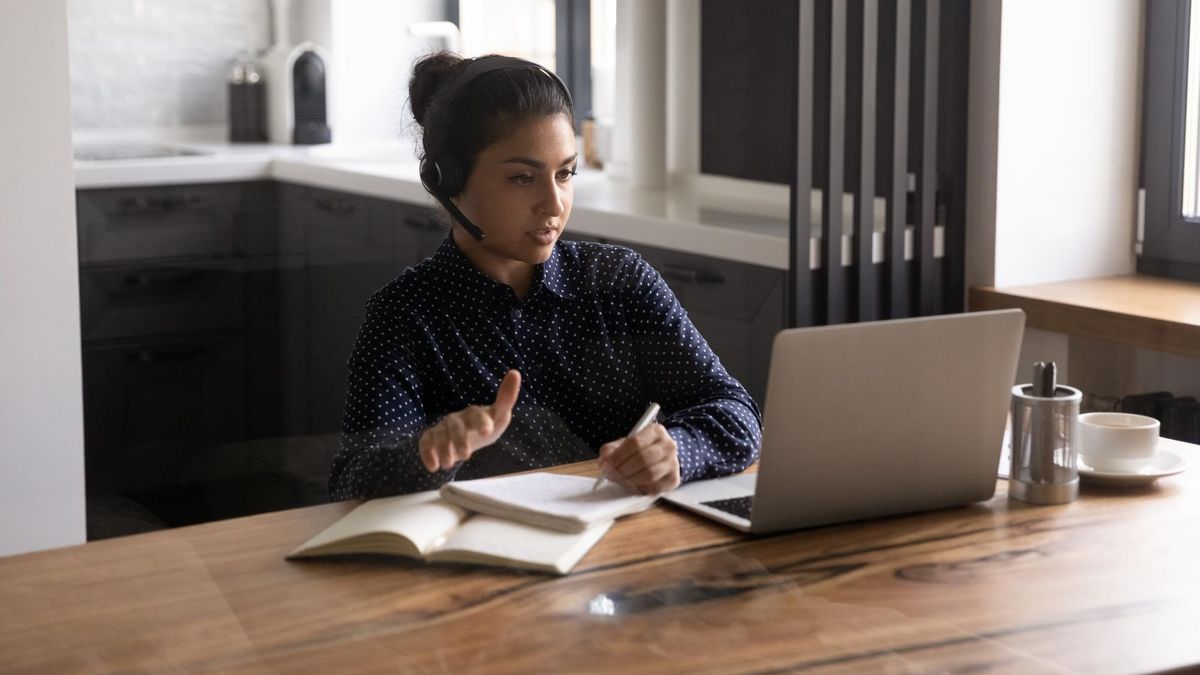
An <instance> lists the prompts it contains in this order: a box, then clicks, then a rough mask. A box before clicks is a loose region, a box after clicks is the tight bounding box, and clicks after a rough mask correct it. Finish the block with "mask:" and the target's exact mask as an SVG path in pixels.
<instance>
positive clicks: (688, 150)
mask: <svg viewBox="0 0 1200 675" xmlns="http://www.w3.org/2000/svg"><path fill="white" fill-rule="evenodd" d="M667 172H668V174H669V175H670V177H671V182H672V183H686V182H687V181H688V180H690V179H691V177H693V176H695V175H696V174H698V173H699V172H700V1H699V0H668V3H667Z"/></svg>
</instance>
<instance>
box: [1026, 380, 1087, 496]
mask: <svg viewBox="0 0 1200 675" xmlns="http://www.w3.org/2000/svg"><path fill="white" fill-rule="evenodd" d="M1033 392H1034V386H1033V385H1031V384H1022V385H1017V386H1015V387H1013V389H1012V404H1011V406H1012V407H1011V418H1012V464H1011V465H1010V468H1009V477H1008V496H1009V497H1011V498H1013V499H1018V500H1020V501H1023V502H1029V503H1031V504H1064V503H1066V502H1069V501H1072V500H1074V499H1075V497H1076V496H1078V494H1079V473H1078V470H1077V468H1076V465H1075V445H1076V443H1078V439H1079V425H1078V420H1079V402H1080V401H1081V400H1083V393H1082V392H1080V391H1079V390H1078V389H1075V388H1073V387H1067V386H1065V385H1058V386H1056V387H1055V389H1054V395H1053V396H1036V395H1034V393H1033Z"/></svg>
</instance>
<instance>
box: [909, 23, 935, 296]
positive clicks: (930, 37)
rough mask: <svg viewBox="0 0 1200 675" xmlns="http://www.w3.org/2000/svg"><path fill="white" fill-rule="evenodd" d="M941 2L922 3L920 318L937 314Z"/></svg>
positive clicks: (916, 253)
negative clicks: (935, 248) (935, 242)
mask: <svg viewBox="0 0 1200 675" xmlns="http://www.w3.org/2000/svg"><path fill="white" fill-rule="evenodd" d="M940 16H941V0H925V36H924V44H925V54H924V58H923V59H922V64H921V65H922V70H923V74H922V77H921V83H922V90H923V91H922V93H921V96H922V101H921V104H922V105H921V107H922V112H921V135H920V139H921V153H920V165H919V167H918V171H917V216H916V222H915V223H913V224H914V225H915V226H916V231H915V232H914V233H913V234H914V237H915V240H914V241H913V252H914V255H913V257H914V258H915V259H916V262H917V269H918V275H919V277H920V291H919V293H918V297H919V299H920V300H919V302H920V304H919V307H920V313H921V314H922V315H928V314H936V313H937V311H938V304H939V303H938V299H939V295H940V293H939V290H940V289H939V288H938V266H937V261H935V260H934V257H933V232H934V227H935V225H936V224H937V125H938V42H939V38H940V36H939V31H938V28H939V19H940Z"/></svg>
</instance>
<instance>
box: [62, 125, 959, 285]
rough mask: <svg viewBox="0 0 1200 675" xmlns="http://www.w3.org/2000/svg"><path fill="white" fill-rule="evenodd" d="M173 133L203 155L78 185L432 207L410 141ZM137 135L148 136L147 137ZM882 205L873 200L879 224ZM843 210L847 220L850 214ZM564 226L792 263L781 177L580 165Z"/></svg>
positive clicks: (815, 261) (102, 165) (78, 176)
mask: <svg viewBox="0 0 1200 675" xmlns="http://www.w3.org/2000/svg"><path fill="white" fill-rule="evenodd" d="M209 136H210V137H211V133H210V134H209ZM130 138H131V137H130V136H127V135H116V136H114V135H112V134H86V133H84V134H77V138H76V142H77V145H78V146H79V147H85V146H89V145H102V144H114V143H120V142H122V141H123V140H129V139H130ZM178 138H179V137H178V136H176V137H174V138H172V139H171V140H163V139H162V138H161V137H155V138H153V139H151V140H152V142H155V143H158V144H161V145H165V146H168V147H174V148H178V149H185V150H190V151H195V152H200V153H204V154H197V155H184V156H174V157H161V158H152V159H119V160H92V161H78V160H77V161H76V162H75V186H76V188H77V189H88V188H110V187H130V186H138V185H182V184H193V183H213V182H231V181H244V180H264V179H272V180H280V181H286V182H290V183H298V184H302V185H310V186H315V187H322V188H329V189H333V190H339V191H343V192H348V193H351V194H359V195H366V196H371V197H377V198H381V199H392V200H396V201H402V202H409V203H416V204H425V205H429V206H436V202H434V200H433V198H432V197H430V196H429V195H428V194H427V193H426V192H425V190H424V188H422V187H421V183H420V180H419V179H418V177H417V162H416V160H415V159H413V153H412V148H411V147H407V146H405V145H404V144H401V143H399V142H397V143H395V144H393V145H388V144H373V145H371V146H345V145H324V146H308V147H302V146H286V145H283V146H281V145H270V144H245V145H236V144H229V143H223V142H214V141H212V140H209V139H206V138H205V137H204V136H203V135H201V136H198V137H195V138H191V139H188V138H183V140H177V139H178ZM136 139H137V140H138V141H140V142H145V141H146V140H147V139H146V138H145V137H144V136H138V137H136ZM747 195H749V196H747ZM851 206H852V205H851ZM882 211H883V209H882V208H879V209H877V220H879V221H880V223H879V224H881V223H882V221H881V218H882ZM847 219H848V220H850V214H849V213H848V214H847ZM813 222H820V193H814V195H813ZM851 222H852V221H851ZM567 227H568V230H570V231H574V232H579V233H582V234H588V235H592V236H597V237H609V238H612V239H617V240H621V241H627V242H630V243H634V244H645V245H649V246H656V247H660V248H665V249H670V250H676V251H683V252H687V253H695V254H697V255H704V256H711V257H715V258H721V259H725V260H734V261H738V262H744V263H749V264H754V265H761V266H764V267H771V268H775V269H780V270H786V269H787V267H788V188H787V187H786V186H782V185H780V186H776V185H759V184H749V183H746V182H745V181H735V180H732V179H716V180H710V179H708V178H707V177H706V178H705V180H704V182H703V184H701V185H699V186H697V187H694V188H671V189H658V190H656V189H636V188H631V187H629V186H627V185H623V184H621V183H618V182H615V181H613V180H611V179H609V177H608V176H606V175H605V174H604V173H603V172H602V171H596V170H589V169H586V168H584V167H582V166H581V169H580V173H579V175H578V176H577V177H576V187H575V203H574V207H573V212H572V215H571V220H570V222H569V223H568V226H567ZM878 229H882V228H881V227H877V230H878ZM938 234H940V228H939V233H938ZM875 239H876V242H875V243H876V251H877V255H876V259H877V260H881V259H882V251H883V241H882V236H881V233H880V232H876V237H875ZM936 239H939V240H940V237H936ZM938 243H939V244H940V241H939V242H938ZM815 244H816V242H814V246H813V247H812V249H813V256H812V258H811V259H810V261H809V263H810V268H816V267H819V266H820V257H819V255H820V247H819V246H818V245H815ZM849 244H850V237H849V235H845V236H844V241H843V249H845V250H846V252H847V253H849ZM937 248H938V249H940V248H941V247H940V245H939V246H937ZM938 254H939V255H940V250H939V251H938ZM843 264H849V260H848V259H844V260H843Z"/></svg>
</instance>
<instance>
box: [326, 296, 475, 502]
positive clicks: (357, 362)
mask: <svg viewBox="0 0 1200 675" xmlns="http://www.w3.org/2000/svg"><path fill="white" fill-rule="evenodd" d="M395 311H396V308H394V307H393V306H392V303H390V302H388V301H386V300H383V299H381V298H380V296H379V295H376V296H374V297H372V298H371V300H370V301H368V303H367V310H366V318H365V319H364V320H363V324H362V327H361V328H360V329H359V333H358V337H357V338H356V340H355V342H354V350H353V353H352V354H351V356H350V361H349V364H348V365H349V380H348V383H347V387H346V392H347V393H346V407H345V411H344V413H343V420H342V435H341V446H340V448H339V450H338V453H337V455H335V456H334V458H333V463H332V468H331V471H330V476H329V495H330V497H331V498H332V499H333V500H335V501H337V500H343V499H370V498H374V497H383V496H389V495H396V494H403V493H408V492H417V491H420V490H432V489H436V488H437V487H439V486H440V485H442V484H443V483H445V482H447V481H449V480H450V479H451V478H452V477H453V476H454V473H455V471H456V470H457V468H458V467H457V466H456V467H454V468H452V469H449V470H443V471H438V472H434V473H430V472H429V471H428V470H427V469H426V468H425V466H424V465H423V464H421V459H420V453H419V452H418V449H417V440H418V439H419V438H420V434H421V432H422V431H424V430H425V428H426V427H428V426H430V425H431V424H433V423H435V422H436V420H430V419H429V416H428V415H427V413H426V408H425V406H424V405H423V403H422V383H421V378H420V375H419V373H418V370H417V367H416V362H415V359H414V358H413V355H412V354H411V353H410V350H409V348H408V343H407V341H406V340H405V339H404V338H403V337H402V336H401V335H399V334H398V333H397V331H396V329H395V328H394V326H397V325H398V324H400V323H401V322H398V321H396V318H395V316H394V313H395ZM412 323H413V322H409V325H411V324H412Z"/></svg>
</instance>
